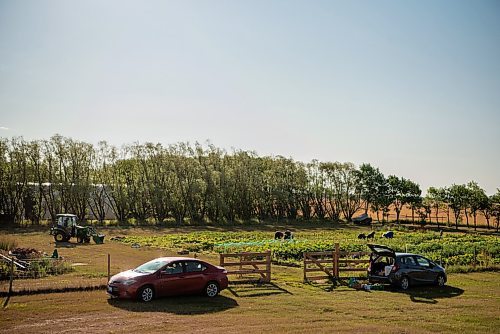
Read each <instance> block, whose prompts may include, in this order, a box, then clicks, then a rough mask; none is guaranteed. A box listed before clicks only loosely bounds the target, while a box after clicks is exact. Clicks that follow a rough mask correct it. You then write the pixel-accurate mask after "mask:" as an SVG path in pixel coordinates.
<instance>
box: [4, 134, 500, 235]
mask: <svg viewBox="0 0 500 334" xmlns="http://www.w3.org/2000/svg"><path fill="white" fill-rule="evenodd" d="M499 203H500V191H499V192H498V193H497V194H495V195H494V196H491V197H488V196H487V195H486V194H485V193H484V190H482V189H481V188H480V187H479V186H478V184H477V183H475V182H471V183H469V184H467V185H453V186H451V187H449V188H439V189H436V188H430V189H429V191H428V194H427V196H425V197H424V198H422V196H421V190H420V187H419V185H418V184H416V183H415V182H413V181H411V180H408V179H405V178H403V177H398V176H394V175H389V176H388V177H385V176H384V175H383V174H382V173H381V172H380V170H379V169H378V168H375V167H373V166H371V165H370V164H362V165H361V166H359V168H358V167H356V166H355V165H354V164H352V163H340V162H319V161H316V160H314V161H312V162H310V163H303V162H298V161H294V160H292V159H289V158H285V157H281V156H277V157H260V156H258V155H257V154H255V153H254V152H249V151H233V152H231V153H228V152H226V151H224V150H222V149H220V148H217V147H215V146H213V145H210V144H208V145H206V146H202V145H200V144H198V143H196V144H194V145H190V144H188V143H177V144H172V145H168V146H163V145H161V144H153V143H145V144H138V143H137V144H132V145H126V146H123V147H121V148H117V147H115V146H112V145H109V144H108V143H106V142H100V143H99V144H98V145H92V144H89V143H85V142H81V141H77V140H73V139H71V138H66V137H62V136H59V135H55V136H53V137H52V138H50V139H48V140H32V141H27V140H24V139H23V138H19V137H16V138H12V139H7V138H1V139H0V215H1V217H2V218H3V220H4V221H15V222H20V221H22V220H25V219H26V220H30V221H32V222H33V223H35V224H36V223H38V222H40V221H41V220H42V219H44V218H45V217H50V218H52V219H54V218H55V215H56V214H57V213H64V212H66V213H75V214H76V215H77V216H78V217H79V219H81V220H85V219H88V218H92V219H97V220H99V221H103V220H105V219H107V218H110V217H111V218H112V219H116V220H118V221H120V222H124V221H127V220H129V219H135V220H137V221H151V220H152V221H155V222H159V223H161V222H164V221H166V220H172V219H173V220H175V221H177V222H179V223H182V222H184V221H185V220H186V219H189V220H191V221H197V222H203V221H213V222H221V221H235V220H238V219H240V220H249V219H255V218H257V219H261V220H270V219H283V218H286V219H298V218H299V217H300V218H301V219H305V220H308V219H325V220H333V221H339V220H345V221H350V220H351V219H352V218H353V216H354V215H355V214H356V213H357V212H359V211H361V210H364V211H365V212H368V211H369V210H372V211H373V212H376V214H377V219H380V217H379V214H380V213H382V220H383V219H384V217H387V214H388V212H389V211H391V210H394V211H395V213H396V220H397V221H399V219H400V213H401V211H402V210H403V208H404V207H409V208H411V209H412V212H413V214H414V213H415V212H416V213H420V214H421V213H422V212H424V213H425V214H429V215H430V213H431V212H432V210H434V212H435V213H436V215H438V214H439V210H447V209H448V212H449V210H452V211H453V213H454V215H455V217H456V223H457V224H458V219H459V216H460V213H461V212H464V213H465V217H467V224H469V221H468V217H469V215H470V216H471V217H473V218H474V225H476V216H477V214H478V213H480V212H481V213H482V214H483V215H484V216H485V217H486V219H487V221H488V226H489V224H490V218H492V217H493V218H495V219H496V222H497V228H498V219H499V216H500V212H499V210H500V205H499ZM457 213H458V216H457Z"/></svg>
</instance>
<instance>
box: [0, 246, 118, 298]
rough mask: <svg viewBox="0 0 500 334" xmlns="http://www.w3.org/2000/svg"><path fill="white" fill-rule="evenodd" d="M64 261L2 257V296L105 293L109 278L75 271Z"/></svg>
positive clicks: (72, 266)
mask: <svg viewBox="0 0 500 334" xmlns="http://www.w3.org/2000/svg"><path fill="white" fill-rule="evenodd" d="M79 265H80V263H73V262H71V261H69V260H67V259H62V258H50V257H41V258H31V259H18V258H16V257H15V256H5V255H2V254H0V296H10V295H21V294H35V293H48V292H66V291H79V290H92V289H104V288H105V286H106V283H107V281H108V277H109V274H108V275H106V273H102V272H95V273H91V272H89V273H84V274H82V273H81V272H77V271H76V270H75V268H76V267H78V266H79Z"/></svg>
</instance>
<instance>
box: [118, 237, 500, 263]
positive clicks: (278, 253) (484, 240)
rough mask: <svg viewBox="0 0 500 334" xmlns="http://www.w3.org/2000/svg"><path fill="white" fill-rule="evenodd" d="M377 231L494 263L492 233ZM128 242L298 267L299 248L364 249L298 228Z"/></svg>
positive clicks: (449, 259)
mask: <svg viewBox="0 0 500 334" xmlns="http://www.w3.org/2000/svg"><path fill="white" fill-rule="evenodd" d="M381 235H382V234H381V233H378V234H377V235H376V236H379V238H376V239H374V240H372V241H369V242H371V243H378V244H384V245H387V246H389V247H391V248H393V249H394V250H395V251H399V252H411V253H418V254H422V255H424V256H427V257H429V258H430V259H432V260H434V261H437V262H442V263H443V264H444V265H445V266H479V267H488V266H496V265H499V264H500V239H499V238H498V237H496V236H483V235H475V234H462V233H450V234H446V233H445V234H444V235H442V236H441V235H440V234H439V233H435V232H426V233H421V232H404V231H401V232H399V231H397V232H396V233H395V237H394V238H393V239H381V238H380V236H381ZM120 240H121V242H124V243H128V244H139V245H141V246H148V247H157V248H164V249H177V250H179V251H182V250H184V251H189V252H215V253H235V252H264V251H267V250H270V251H271V252H272V258H273V261H275V262H277V263H281V264H296V265H299V264H300V263H301V261H302V260H303V253H304V252H318V251H330V250H333V249H334V248H335V243H339V244H340V249H341V250H342V251H348V252H366V251H368V250H369V249H368V247H367V246H366V244H367V241H365V240H360V239H358V234H357V232H354V231H322V232H320V233H317V232H298V233H296V234H295V238H294V239H292V240H274V239H272V235H271V234H270V233H269V232H193V233H186V234H166V235H162V236H127V237H123V238H121V239H120Z"/></svg>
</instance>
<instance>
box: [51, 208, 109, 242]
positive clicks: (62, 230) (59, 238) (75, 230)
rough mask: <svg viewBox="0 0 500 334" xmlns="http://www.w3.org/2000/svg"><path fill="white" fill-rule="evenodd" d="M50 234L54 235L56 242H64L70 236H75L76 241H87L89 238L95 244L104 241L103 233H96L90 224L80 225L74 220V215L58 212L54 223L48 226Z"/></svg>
mask: <svg viewBox="0 0 500 334" xmlns="http://www.w3.org/2000/svg"><path fill="white" fill-rule="evenodd" d="M50 234H51V235H53V236H54V240H55V241H56V242H66V241H69V239H71V238H76V241H77V242H78V243H83V242H85V243H89V242H90V238H92V239H94V242H95V243H96V244H102V243H103V242H104V235H103V234H98V233H97V231H96V230H95V228H93V227H92V226H80V225H78V224H77V222H76V215H72V214H58V215H56V223H55V224H54V226H52V227H51V228H50Z"/></svg>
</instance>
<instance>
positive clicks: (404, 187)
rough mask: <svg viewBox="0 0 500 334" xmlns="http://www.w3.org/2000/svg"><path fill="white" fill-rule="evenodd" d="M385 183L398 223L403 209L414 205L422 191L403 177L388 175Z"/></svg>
mask: <svg viewBox="0 0 500 334" xmlns="http://www.w3.org/2000/svg"><path fill="white" fill-rule="evenodd" d="M387 181H388V184H389V193H390V194H391V198H392V205H393V206H394V210H395V211H396V221H397V222H399V216H400V214H401V210H402V209H403V207H404V206H405V205H407V204H410V203H416V202H417V201H418V200H419V198H420V195H421V194H422V191H421V190H420V187H419V185H418V184H416V183H414V182H413V181H411V180H408V179H405V178H404V177H401V178H398V177H397V176H394V175H389V177H388V178H387Z"/></svg>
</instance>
